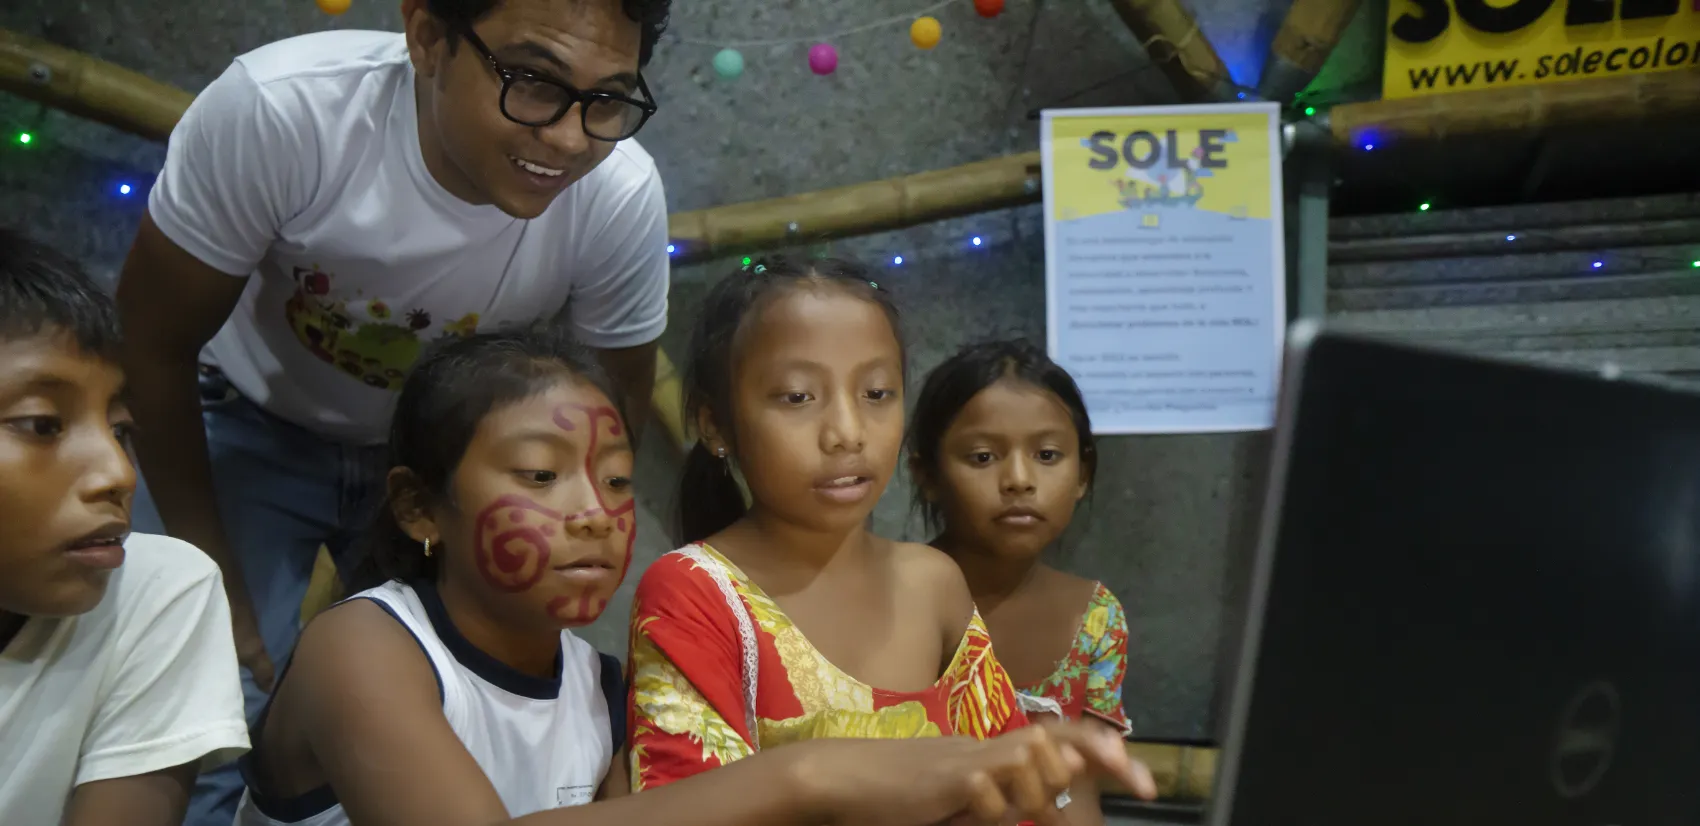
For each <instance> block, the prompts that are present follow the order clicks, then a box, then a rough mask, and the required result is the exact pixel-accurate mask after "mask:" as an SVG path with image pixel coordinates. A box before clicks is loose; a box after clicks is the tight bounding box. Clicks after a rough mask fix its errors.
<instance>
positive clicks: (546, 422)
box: [236, 329, 1144, 826]
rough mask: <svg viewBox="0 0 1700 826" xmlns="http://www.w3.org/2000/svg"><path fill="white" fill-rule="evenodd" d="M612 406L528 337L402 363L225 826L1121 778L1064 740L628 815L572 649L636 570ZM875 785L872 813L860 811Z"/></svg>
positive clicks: (775, 763)
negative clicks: (345, 556)
mask: <svg viewBox="0 0 1700 826" xmlns="http://www.w3.org/2000/svg"><path fill="white" fill-rule="evenodd" d="M612 398H614V395H613V394H612V393H610V392H609V391H608V383H607V380H606V378H605V376H604V374H603V373H602V371H601V370H600V368H598V366H597V364H596V361H595V359H594V357H593V356H591V355H589V351H586V350H583V349H581V348H579V347H578V346H576V345H574V344H571V343H570V342H568V341H567V340H566V339H565V338H564V337H562V336H561V335H560V334H559V333H556V332H552V331H549V330H546V329H536V330H522V331H516V332H506V333H485V334H477V335H473V336H470V337H468V338H464V339H453V340H450V341H448V342H446V343H444V344H442V345H440V346H437V347H435V348H433V349H432V350H431V351H430V352H428V353H427V354H426V355H425V357H424V358H422V359H421V360H420V361H419V362H418V364H417V366H416V367H415V368H414V372H413V373H412V374H410V375H409V377H408V378H407V380H406V383H405V384H404V386H403V388H402V391H401V394H400V396H399V398H398V400H397V407H396V410H397V412H396V415H395V417H394V421H393V423H392V426H391V433H390V442H389V444H390V449H391V451H392V453H393V462H392V465H393V467H392V469H391V471H390V473H389V477H388V494H389V496H388V502H387V503H386V505H387V506H386V507H385V508H384V509H382V512H381V513H380V515H379V517H378V519H377V521H376V523H375V524H374V526H373V527H372V529H371V532H370V534H369V535H368V536H367V537H366V549H367V552H368V558H367V564H365V565H364V566H363V567H362V568H361V569H360V570H357V571H356V572H355V573H354V574H353V576H352V577H351V587H352V588H354V589H363V590H358V593H356V594H355V595H354V596H353V597H351V598H349V599H347V600H345V601H343V602H342V603H340V604H338V605H336V606H334V607H332V608H330V609H328V610H326V611H325V612H323V613H321V614H320V615H319V616H318V617H316V618H315V619H314V620H313V621H312V622H311V623H310V624H309V625H308V627H307V628H306V629H305V630H304V631H303V633H302V636H301V642H300V644H299V645H298V646H297V648H296V650H295V654H294V657H293V659H292V661H291V662H290V664H289V667H288V668H287V669H286V670H285V673H284V675H283V677H282V678H281V679H280V680H279V684H278V688H277V691H276V692H275V693H274V695H273V696H272V699H271V702H270V703H269V705H268V706H267V707H266V709H265V711H264V712H263V713H262V714H261V716H260V718H259V722H258V723H257V724H256V725H255V726H254V729H253V732H252V735H251V739H252V740H253V742H254V750H253V752H252V753H251V754H250V755H249V756H248V757H247V758H246V759H245V760H244V763H243V776H244V778H245V780H246V782H247V791H246V793H245V794H244V796H243V800H242V804H241V807H240V809H239V811H238V815H237V820H236V822H237V824H238V826H276V825H277V824H305V826H341V824H348V823H357V824H360V826H384V825H385V824H397V826H399V825H400V824H409V826H411V824H417V823H426V822H428V823H436V824H448V825H450V826H453V825H454V824H466V825H467V826H472V824H478V826H490V824H500V823H507V822H517V823H524V824H535V826H598V825H599V824H615V823H618V824H621V826H627V824H631V823H685V822H689V823H694V824H703V825H704V826H719V824H726V825H727V826H731V824H738V826H748V825H749V824H771V825H772V826H782V825H786V826H788V825H789V824H796V826H820V824H822V823H838V822H850V823H876V822H877V823H904V824H907V823H913V824H915V826H921V825H922V824H931V823H936V822H939V821H941V820H945V819H948V818H949V817H951V816H953V815H955V814H957V813H959V812H962V811H965V810H967V811H984V812H992V811H994V810H998V809H999V807H1000V806H1001V805H1005V804H1008V803H1016V804H1019V805H1018V808H1020V807H1023V806H1025V807H1029V808H1030V807H1031V804H1032V801H1034V800H1037V799H1038V798H1037V797H1035V795H1037V794H1039V793H1040V792H1041V791H1052V790H1054V789H1055V788H1057V787H1060V786H1065V785H1067V784H1068V783H1069V782H1070V781H1071V779H1072V777H1073V776H1074V775H1076V774H1078V773H1079V772H1080V771H1082V770H1083V769H1084V767H1085V766H1087V765H1092V766H1093V767H1094V768H1096V769H1098V770H1100V771H1111V772H1115V773H1117V774H1118V775H1120V776H1123V777H1128V778H1133V777H1134V776H1133V774H1132V771H1131V768H1130V766H1129V764H1128V762H1127V761H1126V758H1125V755H1122V754H1120V753H1119V752H1118V750H1117V749H1115V748H1114V746H1113V744H1107V743H1105V742H1104V741H1103V740H1102V739H1101V738H1095V737H1094V736H1092V734H1091V733H1090V732H1085V731H1082V730H1075V729H1059V730H1056V731H1054V732H1048V733H1036V734H1034V735H1031V736H1029V738H1028V741H1027V742H1023V743H1019V744H1010V745H1009V746H1005V747H1002V748H1001V749H987V748H983V747H973V748H970V747H969V746H966V745H964V744H951V746H950V747H949V749H950V750H949V751H948V752H947V751H946V750H944V749H943V748H942V747H941V748H935V749H931V750H926V749H923V750H920V751H911V752H908V753H896V754H892V753H888V752H880V751H877V750H871V749H873V747H870V746H866V745H863V746H861V747H855V746H852V745H851V744H845V746H846V748H842V749H826V750H797V751H794V752H791V753H790V754H789V755H776V757H777V760H769V761H766V762H765V763H763V764H759V765H758V764H752V765H751V766H750V767H749V769H748V770H746V771H742V772H739V773H737V774H735V775H733V776H731V777H730V778H727V779H721V778H716V780H718V781H720V782H717V783H713V784H690V785H683V786H681V787H679V788H678V789H676V790H668V791H667V793H663V794H657V795H643V796H635V797H628V796H625V795H626V790H627V788H628V787H629V783H628V781H627V778H626V773H625V771H624V765H625V761H624V760H622V759H618V758H619V757H620V756H621V755H622V753H623V751H624V740H625V735H624V723H625V715H624V711H625V690H624V686H623V684H622V680H621V675H620V666H619V663H618V662H617V661H615V660H614V659H613V658H611V657H608V656H606V655H600V654H598V653H597V652H596V651H595V650H593V649H592V648H591V647H590V645H589V644H587V643H586V642H584V641H583V640H581V639H579V638H577V637H576V636H574V635H573V633H572V631H571V630H570V629H572V628H574V627H577V626H582V625H584V624H586V623H589V622H591V621H593V620H594V619H596V617H597V616H599V615H600V614H601V613H602V611H603V609H604V608H605V607H606V605H607V602H608V598H609V597H610V596H611V595H612V594H613V592H614V589H615V588H616V587H618V585H619V583H620V580H621V579H622V578H623V577H624V575H625V571H626V566H627V564H628V563H629V561H630V558H631V550H632V542H633V536H634V531H635V520H634V518H633V517H634V510H635V505H634V500H633V498H632V489H631V481H630V475H631V472H632V449H631V444H630V442H629V440H628V435H627V430H626V423H625V420H624V418H623V416H622V414H621V411H619V410H618V409H617V407H616V405H615V404H613V403H612V402H611V401H610V400H611V399H612ZM929 751H930V752H931V753H928V752H929ZM935 765H936V766H942V768H935ZM846 773H848V777H846ZM917 776H919V778H920V779H919V781H917ZM1143 777H1144V776H1143V775H1141V776H1140V778H1141V779H1142V778H1143ZM870 779H871V780H872V781H873V782H874V784H875V785H876V786H877V787H880V788H882V789H884V793H885V794H886V796H885V797H884V798H883V799H881V800H878V801H873V800H867V799H864V797H865V791H866V786H867V784H868V783H869V781H870ZM847 783H848V784H850V785H846V784H847ZM612 797H624V799H621V800H611V801H608V802H605V803H595V804H593V805H584V806H581V805H578V804H589V803H592V801H596V800H599V799H603V798H612ZM904 806H907V807H911V808H910V809H909V810H906V809H905V808H903V807H904ZM515 818H517V820H513V819H515Z"/></svg>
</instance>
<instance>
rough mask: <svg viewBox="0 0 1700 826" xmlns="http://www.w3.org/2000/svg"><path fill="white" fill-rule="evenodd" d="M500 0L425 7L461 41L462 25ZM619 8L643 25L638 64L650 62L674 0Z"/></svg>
mask: <svg viewBox="0 0 1700 826" xmlns="http://www.w3.org/2000/svg"><path fill="white" fill-rule="evenodd" d="M500 2H501V0H426V2H425V7H426V8H427V9H430V11H431V14H432V15H434V16H435V17H436V18H437V19H439V20H442V21H443V22H444V23H447V24H449V43H450V44H454V43H456V42H458V41H459V38H458V37H457V36H456V35H458V34H459V32H460V29H461V27H462V26H471V25H472V24H474V23H477V22H478V21H480V20H483V19H484V17H485V15H488V14H489V13H490V12H492V11H495V9H496V6H497V4H498V3H500ZM620 8H621V9H622V10H624V11H625V13H626V16H627V17H629V18H631V19H632V20H633V21H634V22H636V23H637V24H638V25H639V26H640V27H642V32H643V33H642V35H641V36H640V40H641V43H642V46H641V47H640V49H639V51H638V66H640V67H641V66H648V65H649V58H650V57H651V56H652V55H654V54H655V44H656V43H657V42H658V41H660V40H661V33H662V32H664V31H666V30H667V15H668V14H669V13H670V12H671V11H672V8H673V0H620Z"/></svg>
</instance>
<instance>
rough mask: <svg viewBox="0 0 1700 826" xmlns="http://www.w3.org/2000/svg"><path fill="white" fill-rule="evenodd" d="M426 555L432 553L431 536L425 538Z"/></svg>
mask: <svg viewBox="0 0 1700 826" xmlns="http://www.w3.org/2000/svg"><path fill="white" fill-rule="evenodd" d="M425 555H426V556H430V555H431V539H430V537H426V538H425Z"/></svg>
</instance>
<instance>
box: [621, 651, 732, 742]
mask: <svg viewBox="0 0 1700 826" xmlns="http://www.w3.org/2000/svg"><path fill="white" fill-rule="evenodd" d="M640 630H641V629H640ZM631 658H632V702H633V704H634V705H636V706H637V709H638V711H639V713H640V714H641V715H642V717H643V719H646V720H649V721H650V722H652V723H654V724H655V727H656V728H658V729H660V730H662V731H665V732H667V733H668V734H683V735H686V736H688V737H690V738H691V740H692V741H694V742H697V743H700V744H702V753H703V762H705V763H706V762H708V758H710V757H713V758H714V759H716V760H718V761H719V762H720V765H722V766H724V765H727V764H729V763H731V762H732V761H734V760H738V759H740V758H744V757H748V756H750V753H751V749H750V744H749V743H746V742H744V738H743V737H742V736H740V735H739V734H738V731H737V729H734V728H732V726H731V725H729V724H728V723H727V722H726V720H725V718H723V717H721V716H720V712H718V711H715V710H714V707H713V706H710V705H709V704H708V701H707V700H706V699H704V698H703V696H702V694H701V693H700V692H698V691H697V689H696V686H693V685H691V682H690V680H687V679H685V675H684V674H681V673H679V669H678V668H677V667H675V666H674V665H673V663H672V661H670V660H668V659H667V657H666V655H664V654H662V653H661V652H660V651H659V650H658V649H656V647H655V644H654V643H653V642H650V641H649V639H648V638H645V637H639V638H638V639H637V640H635V641H634V642H633V643H632V653H631Z"/></svg>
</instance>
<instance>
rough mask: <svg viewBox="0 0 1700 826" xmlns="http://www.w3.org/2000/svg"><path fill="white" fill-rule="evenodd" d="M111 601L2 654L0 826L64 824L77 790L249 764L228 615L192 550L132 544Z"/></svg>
mask: <svg viewBox="0 0 1700 826" xmlns="http://www.w3.org/2000/svg"><path fill="white" fill-rule="evenodd" d="M124 551H125V560H124V565H123V567H120V568H119V569H118V570H116V571H114V572H112V576H111V578H110V579H109V580H108V581H107V586H106V596H105V597H103V598H102V599H101V601H100V604H99V605H97V606H95V609H94V610H93V611H90V612H88V613H86V614H81V615H79V616H75V617H64V618H51V619H50V618H43V617H33V618H31V619H29V620H28V621H26V622H25V623H24V626H23V628H22V630H20V631H19V632H18V635H17V636H16V637H14V638H13V639H12V642H11V643H10V644H9V645H7V646H6V647H5V649H4V650H0V823H4V824H7V826H11V824H18V826H24V824H45V826H52V824H56V823H58V822H59V820H60V815H61V813H62V811H63V809H64V807H65V804H66V802H67V801H68V800H69V799H70V795H71V792H72V790H73V789H75V788H76V787H77V786H81V785H82V784H84V783H91V782H94V781H96V780H110V779H112V778H117V777H133V776H135V775H140V774H147V773H149V772H155V771H159V770H161V769H168V768H171V767H173V766H181V765H183V764H185V763H194V762H199V763H200V765H201V768H202V769H203V770H205V769H209V768H212V767H213V766H216V765H219V764H221V763H224V762H227V761H229V760H232V759H234V758H236V757H237V756H239V755H241V754H242V752H245V751H247V750H248V729H247V723H246V722H245V721H244V719H243V716H242V684H241V678H240V677H239V676H238V674H237V670H236V669H237V666H236V645H235V643H234V642H233V641H232V639H231V632H230V606H229V604H228V603H227V602H225V597H224V581H223V578H222V577H220V576H219V572H218V567H217V566H216V565H214V564H213V562H212V560H211V559H209V558H207V555H206V554H204V553H201V552H200V551H199V550H196V549H195V547H194V546H192V545H189V544H187V543H184V542H181V541H178V540H176V539H171V538H169V537H164V536H152V535H148V534H132V535H131V536H130V538H129V540H128V541H126V542H125V543H124Z"/></svg>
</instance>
